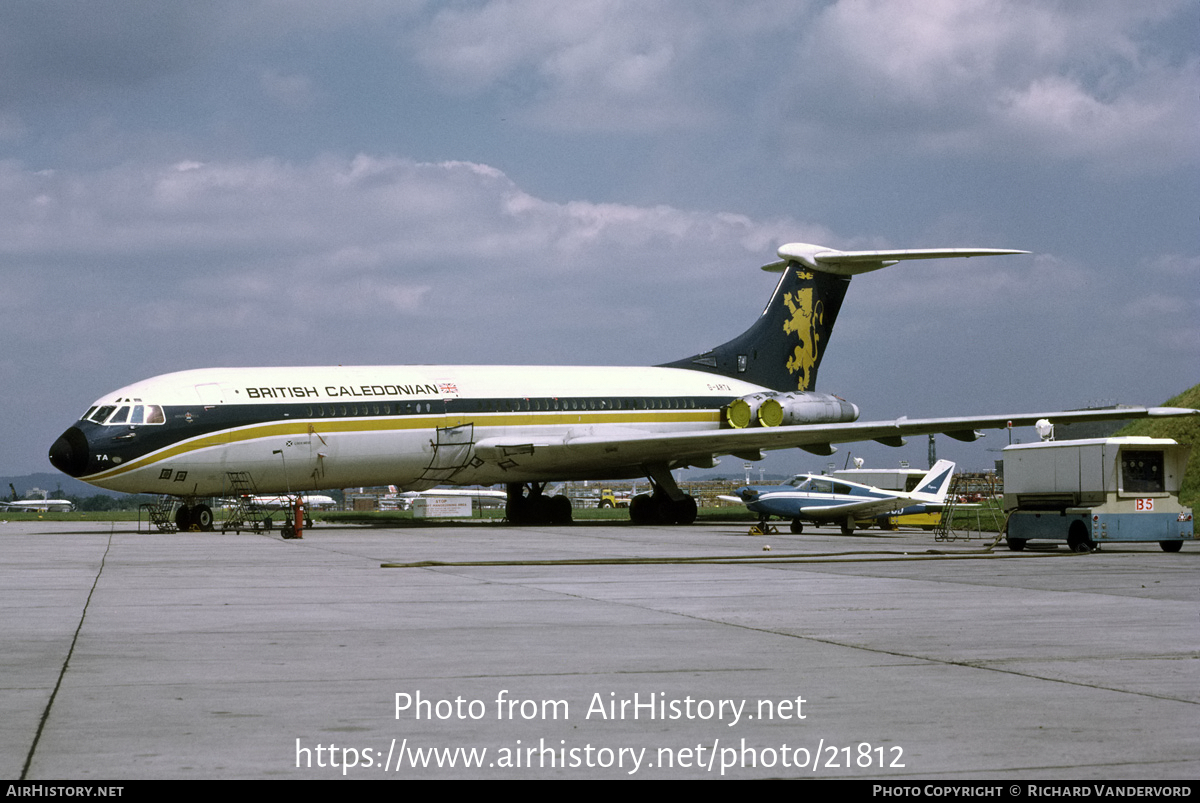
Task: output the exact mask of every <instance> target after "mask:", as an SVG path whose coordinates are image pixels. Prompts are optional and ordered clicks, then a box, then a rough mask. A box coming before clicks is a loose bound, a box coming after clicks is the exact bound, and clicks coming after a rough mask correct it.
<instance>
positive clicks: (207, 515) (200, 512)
mask: <svg viewBox="0 0 1200 803" xmlns="http://www.w3.org/2000/svg"><path fill="white" fill-rule="evenodd" d="M175 526H176V527H178V528H179V531H180V532H189V531H191V530H199V531H201V532H206V533H208V532H212V529H213V512H212V508H210V507H209V506H208V505H205V504H199V505H189V504H188V503H187V502H184V503H183V504H182V505H180V506H179V510H176V511H175Z"/></svg>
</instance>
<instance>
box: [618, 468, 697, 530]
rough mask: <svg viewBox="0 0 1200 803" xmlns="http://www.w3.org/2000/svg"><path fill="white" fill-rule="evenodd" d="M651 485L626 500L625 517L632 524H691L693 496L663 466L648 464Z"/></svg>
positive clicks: (692, 519)
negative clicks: (645, 491)
mask: <svg viewBox="0 0 1200 803" xmlns="http://www.w3.org/2000/svg"><path fill="white" fill-rule="evenodd" d="M649 473H650V482H651V484H652V486H653V488H654V490H653V492H651V493H648V494H638V495H637V496H635V497H633V499H632V501H630V503H629V520H630V521H632V522H633V523H634V524H691V523H692V522H694V521H695V520H696V500H695V498H693V497H691V496H688V495H687V494H685V493H684V492H683V491H681V490H680V489H679V485H678V484H676V482H675V478H674V477H672V476H671V471H670V470H669V469H668V468H667V467H666V466H654V467H651V468H650V471H649Z"/></svg>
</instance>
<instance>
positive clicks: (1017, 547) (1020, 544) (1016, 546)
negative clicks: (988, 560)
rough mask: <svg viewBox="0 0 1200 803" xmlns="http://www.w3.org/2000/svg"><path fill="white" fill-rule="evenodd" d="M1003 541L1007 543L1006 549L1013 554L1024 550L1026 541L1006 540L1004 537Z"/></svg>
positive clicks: (1022, 539)
mask: <svg viewBox="0 0 1200 803" xmlns="http://www.w3.org/2000/svg"><path fill="white" fill-rule="evenodd" d="M1004 540H1005V541H1007V542H1008V548H1009V549H1011V550H1012V551H1013V552H1021V551H1022V550H1024V549H1025V540H1026V539H1024V538H1008V537H1007V536H1006V537H1005V539H1004Z"/></svg>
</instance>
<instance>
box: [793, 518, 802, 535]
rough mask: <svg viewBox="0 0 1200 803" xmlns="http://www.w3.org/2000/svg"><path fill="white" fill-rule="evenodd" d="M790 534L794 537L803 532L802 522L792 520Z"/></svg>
mask: <svg viewBox="0 0 1200 803" xmlns="http://www.w3.org/2000/svg"><path fill="white" fill-rule="evenodd" d="M792 532H794V533H795V534H796V535H799V534H800V533H802V532H804V522H802V521H800V519H792Z"/></svg>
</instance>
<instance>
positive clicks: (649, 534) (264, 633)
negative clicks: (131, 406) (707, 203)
mask: <svg viewBox="0 0 1200 803" xmlns="http://www.w3.org/2000/svg"><path fill="white" fill-rule="evenodd" d="M988 543H989V542H988V541H985V540H978V539H977V540H973V541H957V542H949V543H935V541H934V538H933V535H932V533H925V532H920V531H912V532H903V531H902V532H898V533H880V532H879V531H869V532H867V533H859V534H856V535H854V536H850V537H846V536H842V535H840V534H838V533H837V532H836V531H832V530H811V529H810V530H807V531H806V532H805V533H804V534H803V535H792V534H791V533H787V532H786V531H785V532H784V533H779V534H774V535H769V536H760V537H749V536H747V535H746V526H745V525H738V524H699V525H696V526H692V527H635V526H632V525H629V524H608V523H580V524H577V525H574V526H570V527H509V526H503V525H500V524H498V523H493V522H474V523H469V524H463V525H440V526H431V527H424V528H413V527H405V528H399V529H375V528H366V527H357V526H337V527H335V526H328V525H318V526H317V527H316V528H314V529H311V530H308V531H306V533H305V535H304V538H303V540H296V541H284V540H281V539H280V538H279V536H278V534H276V533H272V534H251V533H242V534H240V535H238V534H233V533H230V534H221V533H177V534H170V535H165V534H157V533H156V534H145V533H142V534H139V533H137V532H135V531H134V527H133V525H132V524H129V523H116V524H108V523H104V524H95V523H70V522H11V521H10V522H4V523H0V643H2V644H3V651H2V654H0V668H2V672H0V693H2V694H3V698H4V706H3V710H4V717H3V724H0V777H5V778H9V779H14V780H15V779H18V778H25V779H27V780H39V779H60V780H65V779H75V780H84V781H100V780H102V779H138V778H333V777H342V776H343V775H344V776H346V777H353V778H385V777H393V778H417V777H422V778H424V777H429V778H467V777H472V778H474V777H486V778H528V777H534V778H550V777H562V778H574V777H589V778H609V777H611V778H619V777H642V778H668V777H669V778H706V777H713V778H716V777H726V778H765V777H818V778H830V777H849V778H891V779H894V780H902V781H911V780H915V779H941V780H945V781H956V780H977V779H1001V780H1006V781H1011V780H1021V779H1054V780H1070V779H1109V780H1115V779H1145V780H1164V779H1195V778H1197V777H1200V758H1198V756H1197V748H1198V747H1200V738H1198V736H1200V726H1198V724H1197V723H1198V722H1200V684H1198V681H1200V672H1198V668H1200V652H1198V645H1200V639H1198V635H1200V621H1198V609H1197V601H1198V598H1200V587H1198V584H1197V582H1196V578H1197V568H1198V565H1200V564H1198V561H1200V547H1197V546H1195V545H1192V544H1188V545H1186V546H1185V547H1184V549H1183V551H1182V552H1181V553H1179V554H1174V555H1172V554H1166V553H1163V552H1162V551H1160V550H1159V548H1158V546H1157V545H1156V544H1150V545H1119V546H1121V547H1122V548H1119V549H1117V548H1113V547H1111V546H1109V547H1106V548H1105V550H1104V551H1102V552H1097V553H1093V554H1090V555H1076V554H1072V553H1069V552H1067V551H1066V548H1065V547H1059V548H1056V549H1052V550H1051V551H1026V552H1022V553H1011V552H1008V551H1007V550H1006V549H1005V548H1004V547H1003V546H1001V547H999V548H998V549H996V550H995V551H991V552H990V551H988V550H986V549H985V547H986V545H987V544H988ZM768 545H769V547H770V551H764V547H766V546H768ZM635 559H636V561H640V562H635ZM706 559H707V560H706ZM429 562H437V565H430V564H429ZM417 563H421V564H424V565H410V564H417ZM397 564H400V565H399V566H397ZM439 762H440V766H439ZM451 763H453V766H451Z"/></svg>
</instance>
